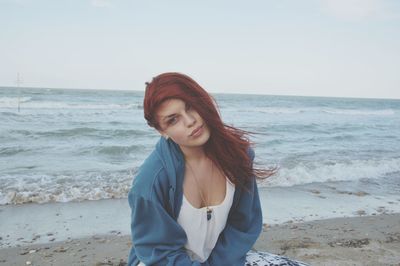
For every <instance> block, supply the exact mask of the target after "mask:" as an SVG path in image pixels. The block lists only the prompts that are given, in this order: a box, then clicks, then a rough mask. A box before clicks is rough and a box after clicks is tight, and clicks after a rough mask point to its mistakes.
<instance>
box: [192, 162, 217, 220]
mask: <svg viewBox="0 0 400 266" xmlns="http://www.w3.org/2000/svg"><path fill="white" fill-rule="evenodd" d="M186 164H187V165H188V166H189V169H190V171H192V174H193V178H194V181H195V182H196V185H197V187H198V189H199V194H200V197H201V199H202V200H203V202H204V205H206V210H207V221H209V220H210V219H211V214H212V209H211V208H210V207H209V202H208V198H209V193H207V201H206V200H205V199H204V195H203V192H202V191H201V188H200V185H199V181H198V180H197V177H196V175H195V173H194V171H193V168H192V166H191V165H190V164H189V162H187V161H186ZM213 174H214V163H213V162H212V161H211V180H212V178H213Z"/></svg>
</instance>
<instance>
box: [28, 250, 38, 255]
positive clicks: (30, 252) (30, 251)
mask: <svg viewBox="0 0 400 266" xmlns="http://www.w3.org/2000/svg"><path fill="white" fill-rule="evenodd" d="M36 251H37V250H36V249H31V250H29V254H32V253H35V252H36Z"/></svg>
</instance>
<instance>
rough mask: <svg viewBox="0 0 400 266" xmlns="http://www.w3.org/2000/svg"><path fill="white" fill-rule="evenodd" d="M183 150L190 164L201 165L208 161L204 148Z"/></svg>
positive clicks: (184, 148)
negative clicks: (200, 163)
mask: <svg viewBox="0 0 400 266" xmlns="http://www.w3.org/2000/svg"><path fill="white" fill-rule="evenodd" d="M181 150H182V152H183V155H184V157H185V161H187V162H189V163H199V162H202V161H204V160H207V159H208V158H207V156H206V154H205V152H204V149H203V147H190V148H188V147H181Z"/></svg>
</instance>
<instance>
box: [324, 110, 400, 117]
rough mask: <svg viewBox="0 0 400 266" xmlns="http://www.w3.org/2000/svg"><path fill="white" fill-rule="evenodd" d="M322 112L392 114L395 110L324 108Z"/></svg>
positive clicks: (336, 113)
mask: <svg viewBox="0 0 400 266" xmlns="http://www.w3.org/2000/svg"><path fill="white" fill-rule="evenodd" d="M322 112H324V113H328V114H335V115H377V116H390V115H394V114H395V111H394V110H392V109H381V110H367V109H366V110H360V109H323V110H322Z"/></svg>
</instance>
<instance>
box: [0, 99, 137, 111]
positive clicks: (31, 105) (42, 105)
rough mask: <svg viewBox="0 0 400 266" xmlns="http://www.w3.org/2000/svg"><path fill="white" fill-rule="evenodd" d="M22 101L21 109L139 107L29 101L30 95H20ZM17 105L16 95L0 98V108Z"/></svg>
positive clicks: (131, 107)
mask: <svg viewBox="0 0 400 266" xmlns="http://www.w3.org/2000/svg"><path fill="white" fill-rule="evenodd" d="M21 99H24V101H20V108H21V109H23V108H24V109H56V110H57V109H58V110H65V109H79V110H93V109H100V110H120V109H141V105H140V104H134V103H129V104H128V103H127V104H122V103H121V104H115V103H110V104H106V103H104V104H101V103H67V102H51V101H42V102H39V101H36V102H35V101H30V100H31V98H30V97H21ZM17 107H18V97H15V98H8V97H3V98H0V108H12V109H15V108H17Z"/></svg>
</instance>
